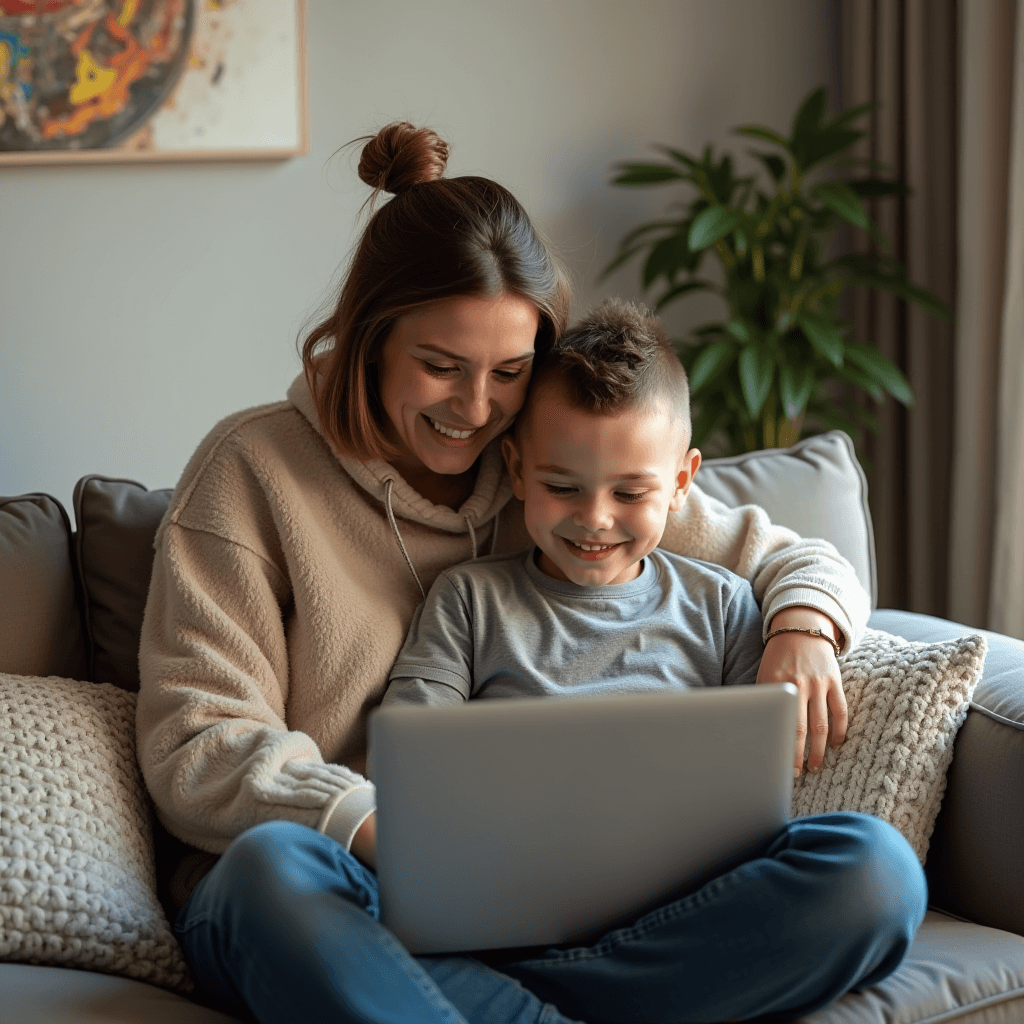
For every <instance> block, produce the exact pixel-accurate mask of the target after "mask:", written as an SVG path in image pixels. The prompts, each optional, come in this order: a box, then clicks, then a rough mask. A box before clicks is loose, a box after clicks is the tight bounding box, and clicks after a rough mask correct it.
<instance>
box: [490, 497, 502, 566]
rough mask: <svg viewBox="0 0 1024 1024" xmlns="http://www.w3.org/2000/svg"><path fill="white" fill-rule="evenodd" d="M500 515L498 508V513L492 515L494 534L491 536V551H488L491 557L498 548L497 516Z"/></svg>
mask: <svg viewBox="0 0 1024 1024" xmlns="http://www.w3.org/2000/svg"><path fill="white" fill-rule="evenodd" d="M500 515H501V509H500V508H499V509H498V511H497V512H495V513H494V533H492V534H491V551H490V553H491V554H492V555H493V554H494V552H495V550H496V549H497V547H498V516H500Z"/></svg>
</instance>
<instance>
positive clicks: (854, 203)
mask: <svg viewBox="0 0 1024 1024" xmlns="http://www.w3.org/2000/svg"><path fill="white" fill-rule="evenodd" d="M811 195H813V196H815V197H817V198H818V199H820V200H821V201H822V202H823V203H824V204H825V205H826V206H827V207H828V208H829V209H830V210H832V212H833V213H838V214H839V216H840V217H842V218H843V220H846V221H849V222H850V223H851V224H854V225H856V226H857V227H858V228H866V227H867V226H868V217H867V214H866V213H865V212H864V207H863V206H862V205H861V201H860V199H858V198H857V193H856V192H854V191H853V189H852V188H850V186H849V185H847V184H846V183H845V182H842V181H823V182H822V183H821V184H820V185H815V186H814V188H813V189H812V190H811Z"/></svg>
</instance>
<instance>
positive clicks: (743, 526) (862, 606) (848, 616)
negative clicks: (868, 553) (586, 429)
mask: <svg viewBox="0 0 1024 1024" xmlns="http://www.w3.org/2000/svg"><path fill="white" fill-rule="evenodd" d="M661 547H663V548H665V549H666V550H668V551H674V552H675V553H676V554H680V555H687V556H689V557H691V558H700V559H703V560H704V561H706V562H715V563H716V564H718V565H723V566H725V567H726V568H727V569H731V570H732V571H733V572H735V573H737V574H738V575H740V576H743V577H744V578H745V579H748V580H750V582H751V585H752V586H753V588H754V597H755V598H756V599H757V601H758V604H760V606H761V614H762V616H763V618H764V634H765V636H767V635H768V633H770V632H771V631H772V629H776V628H778V627H779V626H780V625H782V624H783V619H778V620H777V621H776V617H777V616H778V615H779V613H780V612H782V611H783V610H784V609H787V608H793V609H809V610H811V611H812V612H818V613H820V614H821V615H824V616H825V617H827V619H828V620H830V621H831V622H832V623H833V624H834V626H835V628H836V630H837V634H836V636H837V639H838V641H839V645H840V650H841V651H842V652H845V651H848V650H849V649H850V647H852V646H853V645H854V644H855V643H856V642H857V640H858V639H859V638H860V635H861V633H862V632H863V630H864V627H865V626H866V625H867V620H868V615H869V614H870V611H871V599H870V597H869V596H868V594H867V593H866V592H865V590H864V588H863V587H862V586H861V585H860V581H859V580H858V579H857V574H856V573H855V572H854V569H853V566H852V565H850V563H849V562H848V561H847V560H846V559H845V558H843V556H842V555H840V554H839V552H838V551H836V549H835V548H834V547H833V546H832V545H831V544H829V543H828V541H825V540H817V539H804V538H801V537H799V536H798V535H797V534H796V533H794V532H793V531H792V530H788V529H786V527H784V526H777V525H774V524H773V523H772V522H771V520H770V519H769V518H768V514H767V513H766V512H765V511H764V509H763V508H760V507H759V506H757V505H741V506H739V507H738V508H730V507H729V506H728V505H726V504H724V503H723V502H721V501H718V499H716V498H712V497H710V496H709V495H707V494H705V493H704V492H703V491H701V489H700V485H699V484H698V483H696V482H694V484H693V485H692V486H691V487H690V491H689V494H688V495H687V498H686V503H685V505H684V506H683V508H682V511H681V512H679V513H676V514H673V515H670V516H669V519H668V524H667V526H666V529H665V535H664V537H663V538H662V540H661ZM810 621H811V620H810V619H808V623H809V622H810ZM814 621H816V622H822V621H823V620H820V619H814ZM787 635H791V634H787ZM817 643H821V644H824V643H825V641H823V640H818V641H817ZM826 646H827V644H826Z"/></svg>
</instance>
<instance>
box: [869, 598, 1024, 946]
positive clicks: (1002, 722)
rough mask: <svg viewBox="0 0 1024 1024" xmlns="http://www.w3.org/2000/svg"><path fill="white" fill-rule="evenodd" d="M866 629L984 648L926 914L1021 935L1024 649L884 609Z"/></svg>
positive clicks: (936, 839)
mask: <svg viewBox="0 0 1024 1024" xmlns="http://www.w3.org/2000/svg"><path fill="white" fill-rule="evenodd" d="M868 625H869V626H871V627H872V628H873V629H884V630H886V631H887V632H889V633H896V634H898V635H899V636H902V637H906V639H908V640H918V641H925V642H928V643H933V642H935V641H938V640H949V639H952V638H954V637H963V636H966V635H968V634H970V633H980V634H981V635H982V636H984V637H985V639H986V640H987V641H988V655H987V657H986V659H985V668H984V671H983V673H982V677H981V680H980V681H979V682H978V686H977V688H976V689H975V691H974V697H973V698H972V700H971V705H970V708H971V709H970V711H969V712H968V714H967V719H966V721H965V722H964V724H963V725H962V726H961V728H960V731H959V732H958V733H957V736H956V742H955V743H954V745H953V762H952V764H951V765H950V767H949V772H948V773H947V776H946V793H945V796H944V797H943V800H942V808H941V810H940V811H939V816H938V818H937V819H936V821H935V830H934V832H933V833H932V841H931V847H930V848H929V851H928V862H927V864H926V865H925V871H926V872H927V875H928V892H929V901H930V903H931V904H932V905H933V906H935V907H938V908H940V909H942V910H948V911H950V912H951V913H953V914H956V915H957V916H959V917H966V918H968V919H969V920H971V921H977V922H978V923H979V924H985V925H989V926H990V927H992V928H1003V929H1005V930H1006V931H1012V932H1017V933H1018V934H1020V935H1024V868H1022V865H1024V643H1022V642H1021V641H1020V640H1014V639H1012V638H1010V637H1007V636H1003V635H1001V634H999V633H992V632H989V631H986V630H983V629H971V628H968V627H967V626H961V625H960V624H959V623H956V622H949V621H947V620H946V619H939V618H935V617H934V616H930V615H919V614H916V613H914V612H905V611H897V610H894V609H884V610H879V611H876V612H875V613H874V614H873V615H872V616H871V619H870V621H869V623H868Z"/></svg>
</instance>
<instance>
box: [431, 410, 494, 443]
mask: <svg viewBox="0 0 1024 1024" xmlns="http://www.w3.org/2000/svg"><path fill="white" fill-rule="evenodd" d="M423 418H424V419H425V420H426V421H427V422H428V423H429V424H430V425H431V426H432V427H433V428H434V430H436V431H437V433H439V434H443V435H444V436H445V437H450V438H451V439H452V440H453V441H465V440H466V439H468V438H470V437H472V436H473V435H474V434H476V433H479V431H480V428H479V427H476V428H475V429H473V430H456V429H455V428H454V427H447V426H445V425H444V424H443V423H440V422H439V421H438V420H435V419H431V417H429V416H427V415H426V414H424V417H423Z"/></svg>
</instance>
